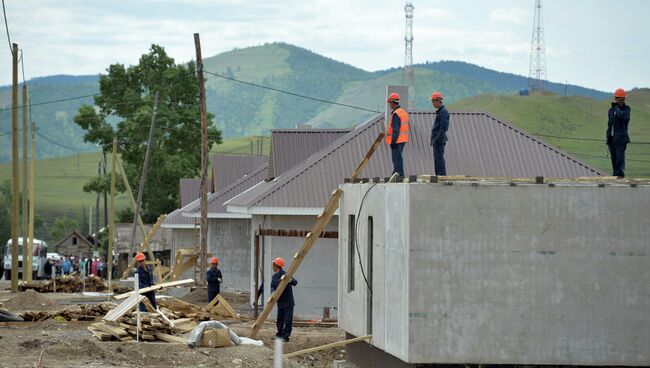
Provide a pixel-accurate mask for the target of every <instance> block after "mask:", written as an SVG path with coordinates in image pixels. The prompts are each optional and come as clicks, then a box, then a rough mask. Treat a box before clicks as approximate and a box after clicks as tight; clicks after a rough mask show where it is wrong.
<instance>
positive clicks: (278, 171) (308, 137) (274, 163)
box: [266, 129, 352, 180]
mask: <svg viewBox="0 0 650 368" xmlns="http://www.w3.org/2000/svg"><path fill="white" fill-rule="evenodd" d="M351 130H352V129H274V130H272V131H271V152H270V154H269V170H268V174H267V176H266V179H267V180H270V179H273V178H275V177H277V176H280V175H282V174H283V173H285V172H287V171H288V170H289V169H291V168H292V167H294V166H296V165H297V164H299V163H301V162H303V161H304V160H306V159H307V158H309V157H310V156H311V155H313V154H315V153H316V152H318V151H320V150H322V149H323V148H325V147H327V146H328V145H330V144H332V142H334V141H336V140H337V139H339V138H341V137H343V136H345V135H346V134H348V133H350V131H351Z"/></svg>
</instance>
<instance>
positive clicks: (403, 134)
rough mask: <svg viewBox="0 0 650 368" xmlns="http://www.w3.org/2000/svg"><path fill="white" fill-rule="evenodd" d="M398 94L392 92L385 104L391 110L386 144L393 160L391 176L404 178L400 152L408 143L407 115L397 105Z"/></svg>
mask: <svg viewBox="0 0 650 368" xmlns="http://www.w3.org/2000/svg"><path fill="white" fill-rule="evenodd" d="M399 99H400V97H399V94H397V93H395V92H393V93H391V94H389V95H388V99H387V100H386V103H387V104H388V105H389V106H390V108H391V113H390V121H389V123H388V132H387V133H386V144H389V145H390V150H391V155H392V158H393V174H395V173H397V174H398V175H399V176H401V177H404V160H403V159H402V152H403V151H404V145H406V142H408V141H409V114H408V113H407V112H406V110H404V109H403V108H401V107H400V105H399Z"/></svg>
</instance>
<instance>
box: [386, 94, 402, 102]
mask: <svg viewBox="0 0 650 368" xmlns="http://www.w3.org/2000/svg"><path fill="white" fill-rule="evenodd" d="M391 101H399V94H398V93H397V92H393V93H391V94H389V95H388V99H387V100H386V102H391Z"/></svg>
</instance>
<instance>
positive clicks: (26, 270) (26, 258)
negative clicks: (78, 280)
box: [20, 76, 32, 281]
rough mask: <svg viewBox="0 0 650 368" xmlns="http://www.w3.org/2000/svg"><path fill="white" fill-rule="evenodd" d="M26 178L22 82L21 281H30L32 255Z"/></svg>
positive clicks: (24, 106)
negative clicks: (29, 241)
mask: <svg viewBox="0 0 650 368" xmlns="http://www.w3.org/2000/svg"><path fill="white" fill-rule="evenodd" d="M23 78H24V76H23ZM27 178H28V176H27V85H26V84H25V81H24V80H23V182H22V184H23V198H22V199H23V203H22V205H21V208H20V211H21V212H22V215H23V221H22V224H21V226H20V236H21V237H22V238H23V281H31V280H32V253H31V252H30V251H29V247H28V246H27V243H28V241H27V212H28V209H27Z"/></svg>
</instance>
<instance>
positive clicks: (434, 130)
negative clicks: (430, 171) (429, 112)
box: [431, 105, 449, 175]
mask: <svg viewBox="0 0 650 368" xmlns="http://www.w3.org/2000/svg"><path fill="white" fill-rule="evenodd" d="M448 129H449V111H447V108H446V107H445V105H442V106H440V108H438V110H437V111H436V119H435V120H434V121H433V126H432V127H431V145H432V146H433V166H434V168H435V170H436V175H447V168H446V166H445V144H447V130H448Z"/></svg>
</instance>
